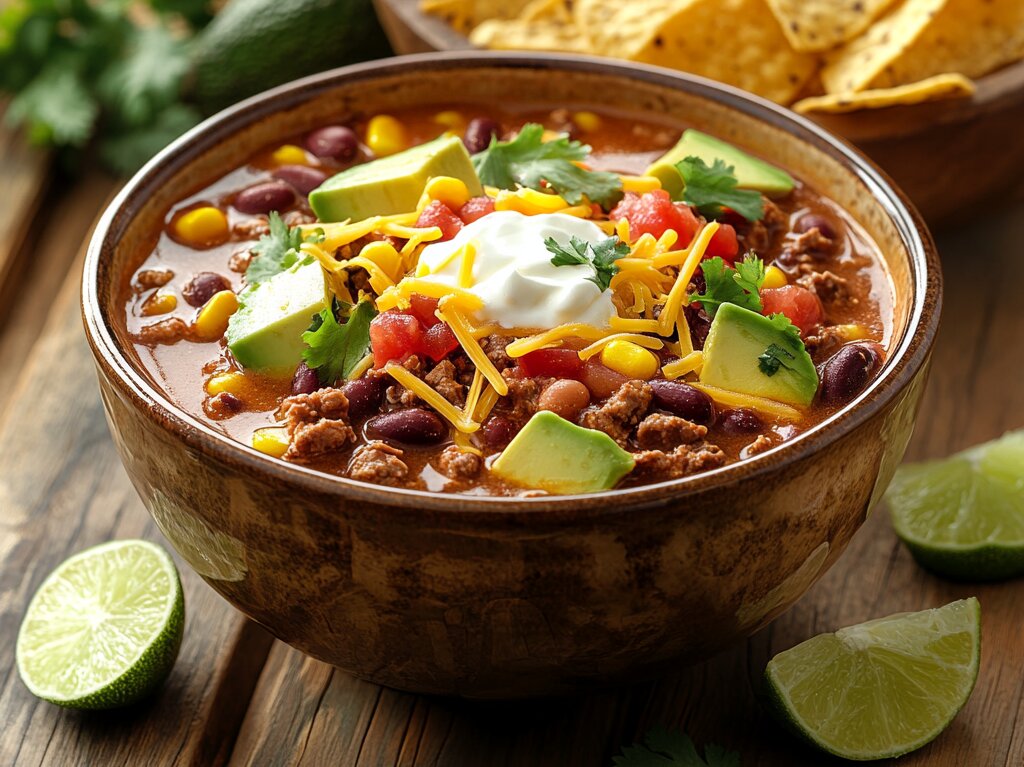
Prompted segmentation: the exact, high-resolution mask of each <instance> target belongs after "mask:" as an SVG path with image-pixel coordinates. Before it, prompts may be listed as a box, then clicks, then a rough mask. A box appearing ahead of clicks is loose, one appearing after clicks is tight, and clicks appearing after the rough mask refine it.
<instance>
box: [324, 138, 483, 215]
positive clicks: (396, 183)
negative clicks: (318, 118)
mask: <svg viewBox="0 0 1024 767" xmlns="http://www.w3.org/2000/svg"><path fill="white" fill-rule="evenodd" d="M435 176H452V177H453V178H458V179H461V180H462V181H464V182H465V184H466V186H467V187H469V194H470V196H471V197H478V196H480V195H482V194H483V193H484V190H483V187H482V186H480V179H479V178H477V175H476V171H475V170H474V169H473V161H472V160H471V159H470V158H469V152H467V151H466V147H465V145H464V144H463V143H462V139H460V138H459V137H458V136H441V137H440V138H437V139H434V140H433V141H428V142H427V143H426V144H420V145H419V146H414V147H412V148H411V149H406V150H405V151H404V152H399V153H398V154H393V155H390V156H388V157H382V158H381V159H379V160H374V161H372V162H368V163H364V164H363V165H353V166H352V167H351V168H348V169H347V170H343V171H342V172H341V173H338V174H336V175H334V176H331V177H330V178H329V179H327V180H326V181H324V183H322V184H321V185H320V186H319V187H317V188H316V189H314V190H313V191H312V192H310V194H309V204H310V206H311V207H312V208H313V212H314V213H316V215H317V218H319V219H320V220H321V221H325V222H327V221H344V220H345V219H352V220H353V221H360V220H362V219H364V218H369V217H370V216H388V215H392V214H394V213H408V212H409V211H411V210H415V209H416V203H418V202H419V200H420V195H421V194H423V189H424V188H425V187H426V185H427V181H429V180H430V179H431V178H433V177H435Z"/></svg>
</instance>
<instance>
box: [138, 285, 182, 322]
mask: <svg viewBox="0 0 1024 767" xmlns="http://www.w3.org/2000/svg"><path fill="white" fill-rule="evenodd" d="M177 308H178V299H177V297H176V296H175V295H174V294H173V293H171V292H170V291H168V290H158V291H156V292H155V293H153V294H152V295H151V296H150V297H149V298H147V299H146V300H145V301H144V302H143V303H142V314H143V315H144V316H146V317H152V316H153V315H155V314H167V313H168V312H173V311H174V310H175V309H177Z"/></svg>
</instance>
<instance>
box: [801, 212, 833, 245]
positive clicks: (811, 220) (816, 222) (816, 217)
mask: <svg viewBox="0 0 1024 767" xmlns="http://www.w3.org/2000/svg"><path fill="white" fill-rule="evenodd" d="M793 229H794V230H795V231H796V232H797V233H798V234H803V233H804V232H809V231H810V230H811V229H817V230H818V231H819V232H821V234H822V235H823V236H825V237H828V238H829V239H830V240H834V239H835V238H836V227H835V225H834V224H833V223H832V222H831V221H830V220H829V219H827V218H826V217H825V216H822V215H820V214H818V213H805V214H804V215H802V216H800V218H798V219H797V221H796V226H794V227H793Z"/></svg>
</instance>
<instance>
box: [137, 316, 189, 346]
mask: <svg viewBox="0 0 1024 767" xmlns="http://www.w3.org/2000/svg"><path fill="white" fill-rule="evenodd" d="M188 331H189V327H188V323H187V322H185V320H183V319H180V318H178V317H171V318H169V319H166V320H160V321H159V322H154V323H152V324H150V325H144V326H143V327H142V328H140V329H139V332H138V333H136V334H135V337H136V338H137V339H138V341H139V343H143V344H175V343H177V342H178V341H180V340H181V339H183V338H185V337H187V336H188Z"/></svg>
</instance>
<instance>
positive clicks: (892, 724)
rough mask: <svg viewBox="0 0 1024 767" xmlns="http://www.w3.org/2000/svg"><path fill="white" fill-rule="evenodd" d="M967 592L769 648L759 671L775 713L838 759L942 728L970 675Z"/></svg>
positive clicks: (976, 622) (895, 750)
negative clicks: (921, 607) (942, 601)
mask: <svg viewBox="0 0 1024 767" xmlns="http://www.w3.org/2000/svg"><path fill="white" fill-rule="evenodd" d="M980 651H981V608H980V606H979V605H978V600H977V599H975V598H974V597H971V598H970V599H962V600H960V601H958V602H952V603H951V604H948V605H946V606H945V607H939V608H936V609H934V610H923V611H922V612H919V613H901V614H899V615H890V616H889V617H888V618H879V619H878V620H873V621H868V622H867V623H861V624H860V625H857V626H850V627H848V628H844V629H840V630H839V631H837V632H836V633H834V634H819V635H818V636H816V637H814V638H812V639H808V640H807V641H806V642H803V643H801V644H798V645H797V646H796V647H794V648H792V649H791V650H786V651H785V652H781V653H779V654H778V655H776V656H775V657H774V658H772V659H771V661H770V662H769V663H768V668H767V669H766V670H765V677H766V679H767V682H768V688H769V694H770V696H771V699H772V702H773V704H774V705H775V707H776V708H777V709H778V711H779V712H780V714H781V716H782V717H783V718H784V720H785V721H786V722H787V723H789V724H790V725H792V726H793V727H795V728H796V730H797V731H798V732H799V733H800V734H801V735H803V736H804V737H806V738H807V739H808V740H810V741H811V742H812V743H814V744H815V745H816V746H819V747H820V748H822V749H824V750H825V751H828V752H830V753H832V754H836V755H837V756H841V757H843V758H844V759H856V760H868V759H887V758H889V757H894V756H899V755H901V754H906V753H907V752H909V751H913V750H914V749H917V748H920V747H921V746H923V745H924V744H925V743H927V742H928V741H930V740H932V739H933V738H934V737H935V736H936V735H938V734H939V733H940V732H942V731H943V730H944V729H945V728H946V725H948V724H949V723H950V721H951V720H952V719H953V717H954V716H956V713H957V712H958V711H959V710H960V709H961V707H962V706H963V705H964V703H966V702H967V698H968V697H970V695H971V691H972V690H973V689H974V682H975V680H976V679H977V678H978V660H979V655H980Z"/></svg>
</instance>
